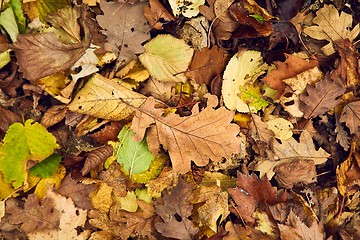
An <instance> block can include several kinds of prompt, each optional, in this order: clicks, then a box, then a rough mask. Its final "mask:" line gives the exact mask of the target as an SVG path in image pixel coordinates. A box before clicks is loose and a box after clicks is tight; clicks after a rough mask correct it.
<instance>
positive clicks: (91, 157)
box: [81, 145, 114, 176]
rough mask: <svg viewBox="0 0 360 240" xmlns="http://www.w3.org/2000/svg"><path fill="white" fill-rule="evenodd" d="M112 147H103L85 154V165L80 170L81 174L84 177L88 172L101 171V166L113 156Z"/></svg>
mask: <svg viewBox="0 0 360 240" xmlns="http://www.w3.org/2000/svg"><path fill="white" fill-rule="evenodd" d="M113 151H114V149H113V147H112V146H111V145H104V146H101V147H99V148H96V149H94V150H92V151H91V152H88V153H87V156H86V159H85V163H84V166H83V168H82V169H81V174H82V175H83V176H84V175H86V174H87V173H89V172H90V170H95V169H96V170H98V171H100V170H102V169H103V164H104V162H105V161H106V159H108V158H109V157H110V156H112V154H113Z"/></svg>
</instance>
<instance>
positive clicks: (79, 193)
mask: <svg viewBox="0 0 360 240" xmlns="http://www.w3.org/2000/svg"><path fill="white" fill-rule="evenodd" d="M96 188H97V186H96V185H94V184H83V183H81V182H79V181H78V180H75V179H73V178H72V177H71V174H68V175H67V176H66V177H65V178H64V179H63V181H62V182H61V184H60V187H59V189H57V190H56V192H58V193H60V194H61V195H63V196H64V197H68V198H71V199H72V201H73V202H74V204H75V206H76V207H79V208H82V209H89V210H90V209H93V207H92V205H91V202H90V199H89V194H90V193H91V192H93V191H95V190H96Z"/></svg>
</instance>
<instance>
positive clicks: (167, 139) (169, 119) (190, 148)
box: [131, 95, 242, 173]
mask: <svg viewBox="0 0 360 240" xmlns="http://www.w3.org/2000/svg"><path fill="white" fill-rule="evenodd" d="M154 105H155V100H154V99H153V98H148V100H147V101H146V102H145V103H144V104H143V105H142V106H141V107H140V108H138V110H137V111H136V113H135V116H134V119H133V121H132V126H131V129H132V130H133V131H134V132H135V133H136V139H137V140H138V141H139V140H141V139H142V138H143V137H144V134H145V130H146V129H147V128H148V127H149V126H150V125H152V124H155V125H152V126H151V127H150V129H149V130H148V133H147V142H148V144H149V149H150V150H151V151H152V152H153V153H154V154H157V153H158V150H159V145H160V144H161V145H162V146H163V147H164V149H165V150H167V151H168V152H169V155H170V158H171V162H172V166H173V169H174V171H175V172H180V173H186V172H188V171H189V170H190V162H191V161H194V162H195V163H196V164H197V165H198V166H205V165H206V164H207V163H208V162H209V159H212V160H213V161H215V162H218V161H220V160H221V159H222V158H223V157H225V158H229V157H230V156H231V154H232V153H235V152H239V151H240V144H241V142H242V141H241V140H240V138H237V137H236V136H237V134H238V133H239V127H238V126H237V125H236V124H232V123H230V122H231V121H232V119H233V117H234V112H232V111H229V110H227V109H226V108H225V107H221V108H219V109H216V110H214V109H213V108H214V107H215V106H216V105H217V97H216V96H214V95H210V96H209V98H208V106H207V107H206V108H205V109H204V110H202V111H201V112H200V113H194V112H193V115H191V116H189V117H180V116H178V115H176V114H173V113H170V114H169V115H167V116H165V117H163V116H162V114H163V111H162V110H160V109H156V108H154Z"/></svg>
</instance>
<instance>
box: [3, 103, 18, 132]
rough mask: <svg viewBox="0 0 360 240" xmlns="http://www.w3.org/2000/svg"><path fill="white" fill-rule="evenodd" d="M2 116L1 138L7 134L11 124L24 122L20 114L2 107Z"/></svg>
mask: <svg viewBox="0 0 360 240" xmlns="http://www.w3.org/2000/svg"><path fill="white" fill-rule="evenodd" d="M0 116H1V118H0V136H1V135H2V134H4V133H5V132H6V130H7V129H8V128H9V126H10V125H11V124H13V123H15V122H22V118H21V117H20V116H19V115H18V114H16V113H14V112H13V111H11V110H9V109H7V108H6V107H3V106H1V105H0Z"/></svg>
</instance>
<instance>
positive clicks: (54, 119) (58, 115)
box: [40, 105, 67, 128]
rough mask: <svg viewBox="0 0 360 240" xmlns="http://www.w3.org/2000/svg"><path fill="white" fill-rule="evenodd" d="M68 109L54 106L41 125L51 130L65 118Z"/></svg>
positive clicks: (48, 111)
mask: <svg viewBox="0 0 360 240" xmlns="http://www.w3.org/2000/svg"><path fill="white" fill-rule="evenodd" d="M66 112H67V108H66V106H65V105H53V106H52V107H50V108H49V109H48V110H47V111H46V112H45V113H44V116H43V117H42V118H41V122H40V123H41V125H43V126H44V127H46V128H49V127H51V126H53V125H55V124H57V123H58V122H60V121H61V120H63V119H64V118H65V115H66Z"/></svg>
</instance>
